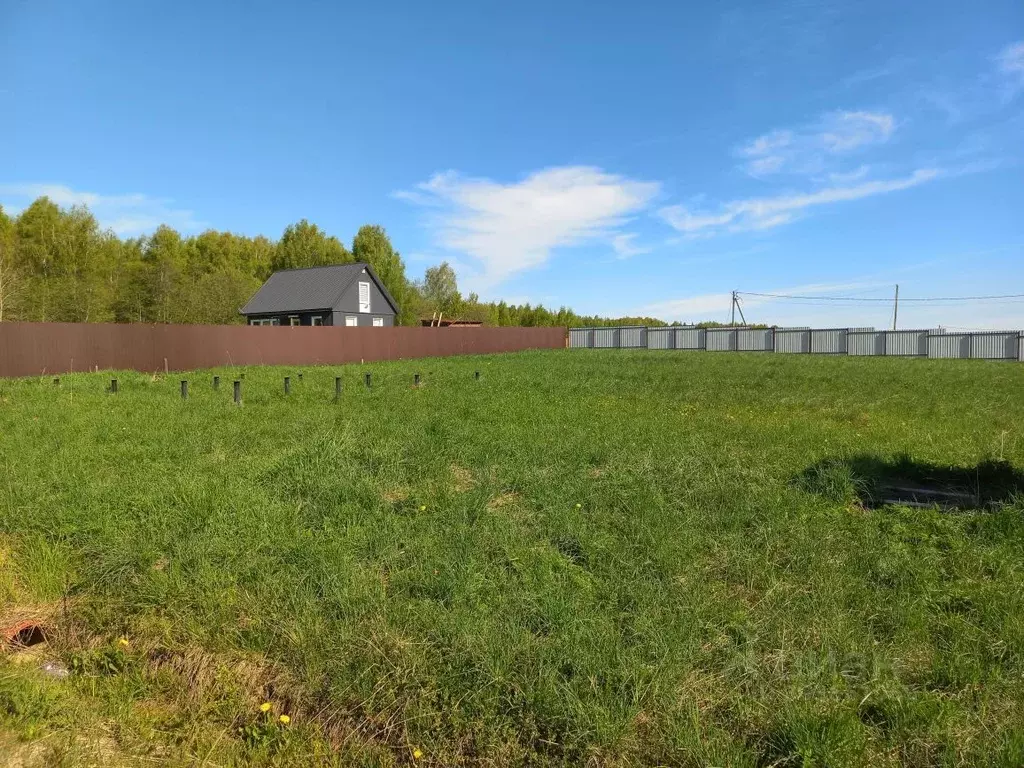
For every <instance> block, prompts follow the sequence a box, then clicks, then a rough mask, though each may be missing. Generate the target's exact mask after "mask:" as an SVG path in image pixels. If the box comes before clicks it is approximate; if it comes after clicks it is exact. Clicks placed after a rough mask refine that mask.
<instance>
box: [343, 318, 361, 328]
mask: <svg viewBox="0 0 1024 768" xmlns="http://www.w3.org/2000/svg"><path fill="white" fill-rule="evenodd" d="M358 325H359V318H358V317H356V316H355V315H345V327H346V328H355V327H356V326H358Z"/></svg>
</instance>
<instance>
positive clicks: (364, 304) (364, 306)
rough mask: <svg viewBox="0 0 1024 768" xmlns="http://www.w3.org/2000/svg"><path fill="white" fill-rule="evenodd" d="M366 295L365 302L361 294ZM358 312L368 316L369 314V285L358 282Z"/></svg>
mask: <svg viewBox="0 0 1024 768" xmlns="http://www.w3.org/2000/svg"><path fill="white" fill-rule="evenodd" d="M364 293H365V294H366V300H365V301H364V300H363V294H364ZM359 311H360V312H363V313H366V314H369V313H370V311H371V310H370V284H369V283H367V282H363V281H362V280H360V281H359Z"/></svg>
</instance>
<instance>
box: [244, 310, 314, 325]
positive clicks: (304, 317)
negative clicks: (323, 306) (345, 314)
mask: <svg viewBox="0 0 1024 768" xmlns="http://www.w3.org/2000/svg"><path fill="white" fill-rule="evenodd" d="M292 315H298V316H299V325H312V324H313V317H314V316H316V315H319V316H320V317H322V318H323V324H324V325H331V324H332V322H333V320H334V313H333V312H331V311H330V310H329V309H327V310H323V311H318V312H286V313H285V314H283V315H278V314H275V315H250V316H249V317H248V318H246V323H248V324H249V325H252V321H253V320H265V319H268V318H271V317H276V318H277V322H278V324H279V325H290V323H289V318H290V317H291V316H292Z"/></svg>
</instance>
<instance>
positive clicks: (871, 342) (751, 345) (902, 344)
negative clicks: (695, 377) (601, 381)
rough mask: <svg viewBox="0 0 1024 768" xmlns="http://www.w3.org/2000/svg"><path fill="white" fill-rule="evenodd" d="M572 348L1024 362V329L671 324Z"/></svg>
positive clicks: (586, 336)
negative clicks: (752, 326) (884, 329)
mask: <svg viewBox="0 0 1024 768" xmlns="http://www.w3.org/2000/svg"><path fill="white" fill-rule="evenodd" d="M569 346H570V347H572V348H593V347H601V348H614V349H626V348H629V349H676V350H685V349H690V350H707V351H709V352H779V353H789V354H814V355H873V356H880V357H934V358H955V359H962V360H968V359H970V360H1018V361H1021V362H1024V331H974V332H960V331H953V332H947V331H943V330H897V331H879V330H875V329H874V328H750V327H739V326H736V327H719V328H698V327H696V326H672V327H662V328H647V327H644V326H623V327H621V328H570V329H569Z"/></svg>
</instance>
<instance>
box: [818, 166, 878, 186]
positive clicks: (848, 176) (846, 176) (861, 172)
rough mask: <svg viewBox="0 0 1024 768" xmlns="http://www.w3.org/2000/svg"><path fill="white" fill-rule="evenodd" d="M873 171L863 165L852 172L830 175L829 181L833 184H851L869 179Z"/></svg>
mask: <svg viewBox="0 0 1024 768" xmlns="http://www.w3.org/2000/svg"><path fill="white" fill-rule="evenodd" d="M870 171H871V167H870V166H867V165H861V166H858V167H857V168H854V169H853V170H852V171H844V172H837V173H830V174H829V175H828V180H829V181H830V182H831V183H833V184H851V183H853V182H855V181H860V180H861V179H864V178H867V175H868V173H869V172H870Z"/></svg>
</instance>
